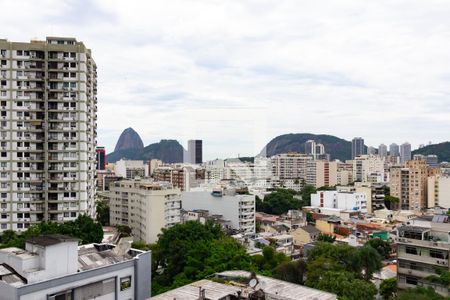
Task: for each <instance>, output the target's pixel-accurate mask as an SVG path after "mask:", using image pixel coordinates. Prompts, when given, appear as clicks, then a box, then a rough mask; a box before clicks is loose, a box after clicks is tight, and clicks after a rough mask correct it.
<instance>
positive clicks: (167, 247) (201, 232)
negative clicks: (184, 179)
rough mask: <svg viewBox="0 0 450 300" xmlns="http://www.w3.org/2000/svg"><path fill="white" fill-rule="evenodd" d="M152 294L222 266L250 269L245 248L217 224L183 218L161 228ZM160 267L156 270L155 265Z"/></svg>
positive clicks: (196, 278)
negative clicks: (183, 222) (176, 223)
mask: <svg viewBox="0 0 450 300" xmlns="http://www.w3.org/2000/svg"><path fill="white" fill-rule="evenodd" d="M152 258H153V262H152V267H153V268H154V272H153V274H154V276H153V282H152V295H156V294H159V293H161V292H164V291H166V290H169V289H172V288H176V287H178V286H182V285H185V284H187V283H189V282H192V281H195V280H199V279H202V278H205V277H206V276H208V275H211V274H213V273H215V272H220V271H225V270H236V269H239V270H253V265H252V260H251V258H250V256H249V255H248V254H247V253H246V250H245V248H244V247H243V246H241V245H240V244H239V243H238V242H237V241H235V240H234V239H233V238H231V237H228V236H226V235H225V234H224V233H223V231H222V230H221V228H220V225H218V224H215V223H212V222H208V223H206V224H205V225H202V224H201V223H199V222H193V221H190V222H186V223H185V224H178V225H175V226H173V227H171V228H169V229H163V232H162V234H161V235H160V237H159V239H158V242H157V244H156V245H154V248H153V255H152ZM158 266H159V267H161V269H159V270H162V271H159V270H158V272H156V268H157V267H158Z"/></svg>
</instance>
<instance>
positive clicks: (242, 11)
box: [0, 0, 450, 159]
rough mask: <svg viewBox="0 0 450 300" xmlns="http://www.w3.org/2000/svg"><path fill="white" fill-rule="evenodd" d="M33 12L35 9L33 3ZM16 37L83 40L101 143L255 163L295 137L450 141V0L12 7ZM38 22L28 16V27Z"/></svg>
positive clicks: (5, 18)
mask: <svg viewBox="0 0 450 300" xmlns="http://www.w3.org/2000/svg"><path fill="white" fill-rule="evenodd" d="M30 7H33V8H34V9H30ZM2 10H3V11H9V12H20V18H18V17H17V14H16V13H7V14H4V15H2V18H1V19H0V26H1V27H2V36H1V37H0V38H6V39H8V40H10V41H24V42H28V41H29V40H30V38H34V37H36V38H38V39H45V37H46V36H72V37H75V38H77V40H80V41H83V42H85V43H86V44H87V45H89V47H90V48H92V50H93V56H95V57H96V62H97V65H98V79H99V84H98V112H99V115H98V137H99V138H98V143H99V145H101V146H105V147H106V149H107V152H108V153H110V152H111V150H112V149H113V147H114V145H115V142H116V141H117V138H118V137H119V135H120V133H121V131H122V130H123V129H125V128H127V127H130V126H131V127H133V128H134V129H135V130H136V131H138V132H139V134H140V135H141V137H142V139H143V140H144V141H145V144H150V143H153V142H157V141H159V140H160V139H177V140H178V141H180V143H182V144H183V146H184V147H186V146H187V140H189V139H190V138H192V137H199V138H201V139H202V140H203V141H204V149H203V150H204V151H203V152H204V159H213V158H216V157H221V158H223V157H236V156H237V155H238V154H240V155H241V156H248V155H255V154H257V153H259V152H260V151H261V149H262V148H263V147H264V145H265V144H266V143H268V142H269V141H270V140H271V139H272V138H274V137H276V136H278V135H281V134H286V133H306V132H310V133H315V134H330V135H335V136H338V137H341V138H344V139H346V140H348V141H351V139H352V138H353V137H355V136H361V137H363V138H364V140H365V143H366V145H368V146H374V147H377V146H378V145H379V144H380V143H384V144H386V145H390V144H391V143H392V142H395V143H397V144H399V145H400V144H402V143H403V142H405V141H408V142H409V143H411V145H412V149H415V148H417V147H418V146H419V144H427V143H428V141H430V140H431V141H433V142H434V143H438V142H444V141H447V140H448V139H449V138H448V130H449V128H450V110H449V109H448V107H449V106H448V103H449V101H448V94H449V93H450V84H449V80H450V75H449V72H448V68H447V65H448V64H447V62H448V61H449V60H450V51H449V50H450V39H449V38H448V33H447V31H446V28H449V27H450V19H449V18H448V15H450V3H448V2H438V1H431V2H429V1H428V2H423V1H408V2H396V3H392V2H391V1H387V0H385V1H377V2H371V3H367V2H365V1H364V2H361V1H356V0H351V1H348V2H346V3H337V2H333V1H315V2H303V1H295V0H291V1H289V0H287V1H261V2H254V1H179V0H178V1H173V0H168V1H151V2H150V1H149V2H148V1H125V2H124V1H106V0H99V1H96V0H84V1H83V0H82V1H56V0H46V1H42V2H40V3H39V5H38V6H36V4H35V2H32V1H30V0H28V1H27V0H25V1H13V0H4V1H2ZM24 20H26V22H24Z"/></svg>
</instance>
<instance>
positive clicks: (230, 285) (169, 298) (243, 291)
mask: <svg viewBox="0 0 450 300" xmlns="http://www.w3.org/2000/svg"><path fill="white" fill-rule="evenodd" d="M215 278H217V279H218V280H217V282H216V281H214V279H213V280H207V279H203V280H200V281H197V282H193V283H190V284H188V285H185V286H182V287H179V288H177V289H174V290H171V291H168V292H165V293H162V294H160V295H157V296H154V297H152V300H174V299H183V300H202V299H203V300H205V299H209V300H225V299H241V300H250V299H270V300H296V299H317V300H335V299H337V296H336V295H335V294H332V293H328V292H324V291H320V290H316V289H313V288H308V287H306V286H303V285H298V284H294V283H290V282H287V281H282V280H278V279H274V278H271V277H266V276H262V275H257V276H256V275H252V274H251V273H250V272H246V271H225V272H221V273H217V274H216V275H215ZM222 282H223V283H222Z"/></svg>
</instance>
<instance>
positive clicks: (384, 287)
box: [380, 277, 397, 300]
mask: <svg viewBox="0 0 450 300" xmlns="http://www.w3.org/2000/svg"><path fill="white" fill-rule="evenodd" d="M396 293H397V278H395V277H394V278H389V279H385V280H383V281H382V282H381V284H380V295H381V296H382V297H383V299H384V300H390V299H393V298H394V297H395V295H396Z"/></svg>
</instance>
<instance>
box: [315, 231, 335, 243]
mask: <svg viewBox="0 0 450 300" xmlns="http://www.w3.org/2000/svg"><path fill="white" fill-rule="evenodd" d="M335 240H336V237H335V236H334V235H331V234H326V233H319V236H318V237H317V241H319V242H327V243H334V241H335Z"/></svg>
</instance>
